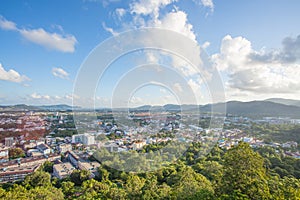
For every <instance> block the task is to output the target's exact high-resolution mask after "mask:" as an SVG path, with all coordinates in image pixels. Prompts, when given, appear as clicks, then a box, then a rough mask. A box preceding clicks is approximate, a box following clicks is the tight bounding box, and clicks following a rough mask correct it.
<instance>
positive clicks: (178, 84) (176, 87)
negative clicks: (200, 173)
mask: <svg viewBox="0 0 300 200" xmlns="http://www.w3.org/2000/svg"><path fill="white" fill-rule="evenodd" d="M173 89H174V91H175V93H180V92H182V91H183V90H182V87H181V85H180V83H175V84H174V86H173Z"/></svg>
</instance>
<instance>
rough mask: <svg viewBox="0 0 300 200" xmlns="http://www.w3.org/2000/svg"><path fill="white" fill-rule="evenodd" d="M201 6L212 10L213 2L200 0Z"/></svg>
mask: <svg viewBox="0 0 300 200" xmlns="http://www.w3.org/2000/svg"><path fill="white" fill-rule="evenodd" d="M201 3H202V5H203V6H205V7H208V8H210V9H211V10H212V11H213V10H214V3H213V1H212V0H201Z"/></svg>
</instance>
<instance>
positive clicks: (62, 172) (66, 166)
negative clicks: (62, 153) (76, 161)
mask: <svg viewBox="0 0 300 200" xmlns="http://www.w3.org/2000/svg"><path fill="white" fill-rule="evenodd" d="M74 170H75V168H74V167H73V166H72V165H71V163H69V162H66V163H60V164H55V165H53V176H55V177H57V178H59V179H62V178H65V177H67V176H69V175H70V174H71V173H72V172H73V171H74Z"/></svg>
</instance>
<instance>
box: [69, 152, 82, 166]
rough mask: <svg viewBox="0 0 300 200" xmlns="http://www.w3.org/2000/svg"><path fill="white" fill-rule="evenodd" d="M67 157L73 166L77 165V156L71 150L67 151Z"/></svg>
mask: <svg viewBox="0 0 300 200" xmlns="http://www.w3.org/2000/svg"><path fill="white" fill-rule="evenodd" d="M67 157H68V159H69V161H70V162H71V163H72V164H73V165H74V166H75V167H78V162H79V156H77V155H76V154H75V153H74V152H73V151H68V156H67Z"/></svg>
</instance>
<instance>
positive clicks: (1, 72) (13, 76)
mask: <svg viewBox="0 0 300 200" xmlns="http://www.w3.org/2000/svg"><path fill="white" fill-rule="evenodd" d="M0 80H4V81H10V82H15V83H21V82H24V81H30V79H29V78H28V77H27V76H25V75H20V74H19V73H18V72H17V71H15V70H13V69H10V70H8V71H6V70H5V69H4V68H3V66H2V64H1V63H0Z"/></svg>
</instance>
